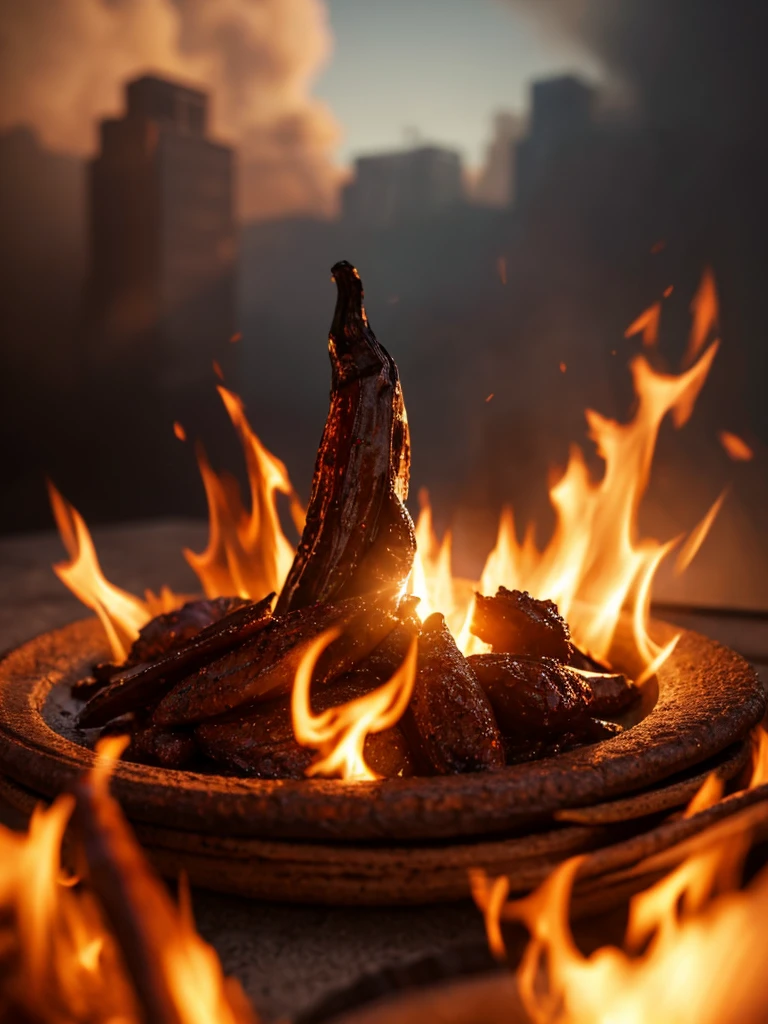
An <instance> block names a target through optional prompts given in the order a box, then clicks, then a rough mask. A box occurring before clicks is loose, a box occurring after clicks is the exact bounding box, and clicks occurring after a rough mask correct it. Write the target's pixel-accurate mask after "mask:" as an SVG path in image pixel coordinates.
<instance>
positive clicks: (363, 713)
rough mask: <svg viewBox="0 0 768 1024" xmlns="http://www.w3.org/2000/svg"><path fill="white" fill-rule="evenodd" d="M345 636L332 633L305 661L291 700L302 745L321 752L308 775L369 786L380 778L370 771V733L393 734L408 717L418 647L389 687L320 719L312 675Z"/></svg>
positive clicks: (318, 641) (321, 639) (318, 642)
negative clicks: (388, 731) (313, 705)
mask: <svg viewBox="0 0 768 1024" xmlns="http://www.w3.org/2000/svg"><path fill="white" fill-rule="evenodd" d="M340 632H341V631H340V630H338V629H331V630H328V631H326V632H325V633H322V634H321V635H320V636H319V637H318V638H317V639H316V640H315V641H314V642H313V643H312V644H311V645H310V646H309V647H308V648H307V652H306V654H305V655H304V657H303V658H302V660H301V663H300V665H299V667H298V669H297V671H296V679H295V681H294V684H293V691H292V694H291V716H292V720H293V731H294V735H295V736H296V740H297V742H298V743H301V744H302V746H305V747H310V748H312V749H313V750H318V751H319V757H318V758H317V759H316V760H315V761H314V762H313V763H312V764H311V765H310V766H309V768H308V769H307V771H306V774H307V775H309V776H312V775H323V776H326V777H338V778H341V779H345V780H347V781H351V780H362V779H365V780H369V781H370V780H373V779H377V778H379V776H378V775H377V774H376V772H374V771H372V770H371V768H369V766H368V765H367V764H366V761H365V757H364V756H363V748H364V746H365V738H366V736H368V735H369V734H370V733H377V732H384V730H385V729H390V728H391V727H392V726H393V725H395V724H396V723H397V722H399V720H400V719H401V718H402V716H403V714H404V713H405V709H406V708H407V707H408V702H409V701H410V699H411V694H412V693H413V685H414V683H415V681H416V658H417V653H418V641H417V639H416V638H414V640H413V642H412V643H411V645H410V647H409V649H408V653H407V654H406V656H405V659H404V661H403V663H402V665H401V666H400V668H398V669H397V671H396V672H395V673H394V675H393V676H392V678H391V679H390V680H389V682H387V683H384V684H383V685H382V686H379V687H377V688H376V689H375V690H372V691H371V692H370V693H366V694H365V695H364V696H362V697H358V698H356V699H355V700H351V701H348V702H347V703H346V704H341V705H339V706H338V707H332V708H329V709H328V710H327V711H324V712H322V713H321V714H319V715H316V714H314V713H313V711H312V708H311V706H310V703H309V688H310V685H311V682H312V673H313V672H314V670H315V666H316V665H317V661H318V659H319V657H320V655H321V654H322V653H323V651H324V650H325V649H326V647H328V646H329V645H330V644H331V643H332V642H333V641H334V640H335V639H336V638H337V637H338V636H339V635H340Z"/></svg>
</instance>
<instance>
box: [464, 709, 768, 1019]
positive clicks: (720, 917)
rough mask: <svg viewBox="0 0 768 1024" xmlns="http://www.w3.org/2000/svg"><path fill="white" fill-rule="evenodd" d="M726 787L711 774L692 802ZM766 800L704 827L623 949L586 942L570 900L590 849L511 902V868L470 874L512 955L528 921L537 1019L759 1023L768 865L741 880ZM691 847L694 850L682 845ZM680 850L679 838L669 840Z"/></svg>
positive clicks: (637, 915)
mask: <svg viewBox="0 0 768 1024" xmlns="http://www.w3.org/2000/svg"><path fill="white" fill-rule="evenodd" d="M754 735H755V741H756V744H755V759H754V762H753V770H752V778H751V781H750V788H752V787H754V786H756V785H762V784H764V783H765V781H766V774H765V773H766V767H767V766H768V736H767V735H766V733H765V731H764V730H763V729H762V728H760V729H758V730H756V732H755V734H754ZM721 795H722V782H721V780H719V779H717V778H716V777H715V776H714V774H713V775H711V776H710V777H709V778H708V779H707V780H706V782H705V783H704V785H703V786H702V787H701V789H700V790H699V793H697V794H696V796H695V797H694V799H693V801H692V802H691V804H690V805H689V807H688V809H687V811H686V814H688V815H690V814H693V813H697V812H699V811H701V810H704V809H705V808H706V807H709V806H711V805H712V804H713V803H716V802H717V801H718V800H719V799H720V797H721ZM765 820H766V812H765V805H755V806H753V807H752V808H749V809H748V810H747V811H744V812H742V814H741V815H738V816H735V817H734V818H731V819H729V820H726V821H724V822H721V823H719V824H717V825H715V826H712V827H710V828H709V829H708V830H706V831H704V832H703V833H701V834H700V835H699V836H697V837H696V838H695V840H693V841H692V842H691V841H689V844H688V847H687V848H690V849H691V850H692V852H691V853H690V854H689V855H688V856H687V857H686V858H685V859H683V860H682V861H681V863H680V864H679V865H678V866H677V867H676V868H674V870H672V871H670V872H669V874H667V875H666V876H665V877H664V878H662V879H661V880H660V881H659V882H657V883H656V884H655V885H652V886H651V887H650V888H648V889H646V890H645V891H643V892H641V893H640V894H638V895H637V896H635V897H634V898H633V900H632V901H631V903H630V912H629V921H628V925H627V930H626V935H625V942H624V949H619V948H617V947H614V946H604V947H602V948H600V949H598V950H596V951H595V952H594V953H592V954H591V955H590V956H587V957H585V956H583V955H582V953H581V952H580V950H579V949H578V947H577V945H576V943H575V941H574V938H573V934H572V932H571V929H570V924H569V919H568V918H569V901H570V896H571V892H572V889H573V884H574V881H575V879H576V878H577V876H578V873H579V869H580V866H581V864H582V862H583V860H584V856H580V857H574V858H571V859H570V860H568V861H566V862H565V863H563V864H561V865H560V866H559V867H558V868H556V869H555V871H554V872H553V873H552V874H551V875H550V877H549V878H548V879H547V880H546V881H545V882H544V883H543V884H542V885H541V886H540V887H539V888H538V889H537V890H536V891H535V892H533V893H532V894H531V895H529V896H527V897H525V898H522V899H517V900H512V901H511V902H507V900H508V895H509V891H510V884H509V880H508V879H507V878H505V877H503V876H502V877H499V878H496V879H494V880H493V881H491V880H490V879H489V878H488V877H487V876H486V875H485V873H484V872H482V871H475V872H472V873H471V875H470V882H471V888H472V894H473V897H474V899H475V902H476V903H477V905H478V907H479V908H480V909H481V910H482V912H483V914H484V917H485V923H486V934H487V938H488V944H489V947H490V949H491V951H492V952H493V954H494V955H495V956H496V957H497V958H498V959H503V958H504V957H505V955H506V950H505V945H504V938H503V934H502V930H501V922H502V921H521V922H523V923H524V924H525V926H526V927H527V928H528V930H529V932H530V935H531V938H530V941H529V944H528V946H527V948H526V950H525V952H524V954H523V957H522V960H521V962H520V965H519V967H518V971H517V982H518V991H519V993H520V996H521V998H522V1001H523V1004H524V1006H525V1009H526V1011H527V1013H528V1015H529V1017H530V1019H531V1021H532V1022H533V1024H646V1022H648V1021H663V1022H664V1024H720V1022H721V1021H725V1020H727V1021H729V1022H730V1024H752V1022H753V1021H757V1020H765V1019H766V1017H768V978H766V975H765V971H764V969H763V964H762V958H761V957H760V956H759V955H758V951H759V950H761V949H763V948H765V943H766V940H767V939H768V926H767V925H766V920H767V917H766V915H767V914H768V868H764V869H763V870H762V872H761V873H760V874H759V875H758V876H757V877H756V878H755V879H754V880H753V881H752V883H751V884H750V886H749V887H748V888H747V889H746V890H745V891H737V887H738V884H739V879H740V875H741V867H742V864H743V860H744V857H745V855H746V852H747V850H748V848H749V844H750V834H751V828H752V827H753V825H755V824H758V823H764V822H765ZM680 852H681V853H682V852H683V848H681V850H680ZM670 853H671V854H672V855H674V850H673V851H670Z"/></svg>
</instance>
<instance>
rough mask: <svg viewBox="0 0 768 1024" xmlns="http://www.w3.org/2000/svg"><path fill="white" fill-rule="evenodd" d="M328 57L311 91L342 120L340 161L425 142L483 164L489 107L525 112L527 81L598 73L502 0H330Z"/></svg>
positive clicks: (566, 43)
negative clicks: (330, 47)
mask: <svg viewBox="0 0 768 1024" xmlns="http://www.w3.org/2000/svg"><path fill="white" fill-rule="evenodd" d="M328 8H329V16H330V28H331V34H332V37H333V52H332V54H331V57H330V60H329V62H328V63H327V65H326V67H325V69H324V70H323V71H322V72H321V74H320V76H319V78H318V79H317V80H316V84H315V86H314V88H313V93H314V95H315V96H316V97H318V98H319V99H321V100H324V101H325V102H326V103H327V104H328V106H329V107H330V109H331V111H332V113H333V115H334V117H335V118H336V120H337V121H338V122H339V123H340V125H341V129H342V133H343V137H342V141H341V143H340V146H339V148H338V150H337V156H338V159H339V160H340V162H342V163H344V164H346V163H348V162H350V160H351V159H353V158H354V156H355V155H356V154H358V153H361V152H372V151H376V150H382V149H395V148H400V147H402V146H403V145H404V144H406V143H407V142H409V141H412V137H411V138H410V139H409V137H408V131H409V129H411V130H414V129H415V130H416V131H418V133H419V137H420V138H421V139H422V140H423V141H427V142H435V143H442V144H446V145H450V146H453V147H457V148H459V149H460V150H461V151H462V153H463V154H464V157H465V160H466V161H467V163H468V164H469V165H474V166H477V165H478V164H479V163H481V161H482V158H483V153H484V148H485V145H486V144H487V142H488V141H489V138H490V135H491V119H492V116H493V113H494V112H495V111H496V110H502V109H506V110H512V111H514V112H517V113H524V112H525V110H526V108H527V105H528V103H527V90H528V84H529V82H530V81H531V79H534V78H537V77H541V76H545V77H546V76H548V75H552V74H556V73H558V72H564V71H576V72H579V73H581V74H583V75H584V76H585V77H587V78H590V79H596V78H599V77H600V69H599V66H598V65H597V64H596V63H595V59H594V58H593V57H591V56H590V55H589V54H587V52H586V51H585V50H584V49H582V48H580V47H579V45H578V43H576V42H574V41H571V40H566V39H565V38H558V37H557V36H556V35H555V34H554V33H552V32H547V31H546V30H545V29H544V28H542V26H541V24H537V23H535V22H534V21H532V20H531V18H530V16H527V17H526V15H525V14H524V13H521V12H520V11H519V10H518V9H516V8H515V7H514V5H511V4H509V3H508V2H507V3H504V2H503V0H328Z"/></svg>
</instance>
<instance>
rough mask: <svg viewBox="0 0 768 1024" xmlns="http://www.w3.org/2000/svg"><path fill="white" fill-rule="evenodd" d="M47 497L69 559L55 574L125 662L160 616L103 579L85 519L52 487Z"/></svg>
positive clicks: (56, 568)
mask: <svg viewBox="0 0 768 1024" xmlns="http://www.w3.org/2000/svg"><path fill="white" fill-rule="evenodd" d="M48 493H49V496H50V499H51V507H52V508H53V514H54V516H55V517H56V523H57V525H58V527H59V533H60V534H61V539H62V541H63V542H64V547H65V548H66V549H67V552H68V554H69V557H70V561H69V562H59V564H58V565H54V567H53V571H54V572H55V573H56V575H57V576H58V577H59V579H60V580H61V581H62V583H63V584H64V585H65V586H67V587H69V589H70V590H71V591H72V593H73V594H74V595H75V597H77V598H79V599H80V600H81V601H82V602H83V604H84V605H86V607H88V608H91V609H92V610H93V611H95V612H96V614H97V615H98V617H99V619H100V621H101V624H102V626H103V627H104V632H105V633H106V634H107V637H108V639H109V645H110V647H111V648H112V657H113V658H114V659H115V660H116V661H118V662H122V661H125V658H126V655H127V654H128V649H129V648H130V646H131V644H132V643H133V642H134V640H135V639H136V638H137V637H138V635H139V630H140V629H141V627H142V626H143V625H144V624H145V623H146V622H148V621H149V620H150V619H151V618H152V616H153V615H156V614H157V612H156V611H154V610H151V609H150V607H149V604H148V602H146V601H142V600H141V599H140V598H138V597H134V596H133V594H129V593H128V592H127V591H125V590H120V588H119V587H116V586H114V585H113V584H112V583H109V582H108V581H107V580H106V579H105V578H104V574H103V573H102V571H101V566H100V565H99V559H98V557H97V555H96V548H95V547H94V545H93V540H92V539H91V535H90V533H89V532H88V527H87V526H86V525H85V523H84V521H83V518H82V516H81V515H80V513H79V512H78V511H77V509H75V508H73V506H72V505H70V504H69V502H67V501H66V500H65V499H64V498H63V497H62V496H61V495H60V494H59V492H58V491H57V490H56V488H55V487H54V486H53V484H51V483H49V484H48Z"/></svg>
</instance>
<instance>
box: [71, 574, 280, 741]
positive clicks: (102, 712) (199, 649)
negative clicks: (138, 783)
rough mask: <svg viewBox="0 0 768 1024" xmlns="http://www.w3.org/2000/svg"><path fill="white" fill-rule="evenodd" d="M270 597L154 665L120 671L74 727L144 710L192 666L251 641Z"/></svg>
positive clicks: (260, 627) (261, 624)
mask: <svg viewBox="0 0 768 1024" xmlns="http://www.w3.org/2000/svg"><path fill="white" fill-rule="evenodd" d="M273 597H274V594H269V595H268V596H267V597H265V598H264V600H263V601H258V602H257V603H255V604H248V605H245V606H244V607H242V608H238V609H237V610H236V611H234V612H231V613H230V614H229V615H226V616H224V618H222V619H219V621H218V622H214V623H212V625H210V626H207V627H206V628H205V629H203V630H202V631H201V632H199V633H198V634H197V635H196V636H193V637H192V639H191V640H188V641H187V642H186V643H185V644H184V646H182V647H177V648H176V649H175V650H172V651H170V652H169V653H168V654H166V655H165V656H164V657H162V658H159V659H158V660H157V661H153V662H150V663H148V664H144V663H142V664H139V665H134V666H133V667H131V668H128V669H125V670H121V671H120V672H118V674H117V675H116V676H114V677H113V679H112V681H111V683H110V684H109V685H108V686H107V687H106V688H105V689H103V690H100V691H98V692H97V693H96V694H94V696H93V697H91V699H90V700H89V701H88V703H87V704H86V705H85V707H84V708H83V710H82V711H81V712H80V717H79V719H78V725H79V726H80V727H81V728H86V729H89V728H93V727H94V726H98V725H104V724H105V723H106V722H109V721H111V719H113V718H117V717H118V716H119V715H124V714H126V713H127V712H129V711H136V710H138V709H145V708H148V707H149V706H151V705H152V704H153V703H155V702H156V701H157V700H158V698H159V697H161V696H162V694H163V693H164V692H165V691H166V690H167V689H168V687H170V686H171V685H173V683H174V682H175V681H176V680H177V679H179V678H181V677H182V676H184V675H186V674H187V673H188V672H190V671H191V670H192V669H193V668H195V667H196V666H198V665H204V664H207V663H208V662H210V661H212V660H213V659H214V658H216V657H217V655H219V654H220V653H221V651H222V650H228V649H230V648H233V647H237V646H238V645H242V644H245V643H246V642H247V641H249V640H252V638H253V637H254V636H255V635H256V634H257V633H259V632H260V631H261V630H263V629H264V628H265V626H267V624H268V623H269V622H270V621H271V618H272V617H271V614H270V610H269V609H270V605H271V604H272V598H273Z"/></svg>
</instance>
